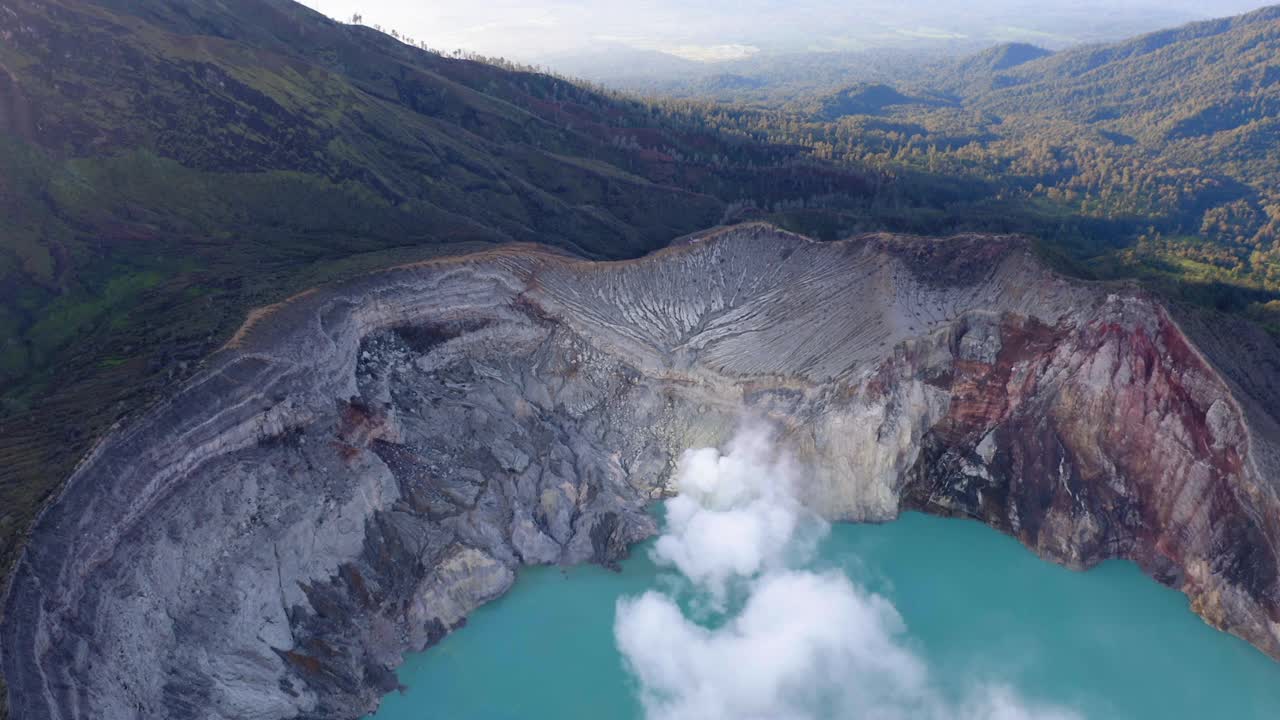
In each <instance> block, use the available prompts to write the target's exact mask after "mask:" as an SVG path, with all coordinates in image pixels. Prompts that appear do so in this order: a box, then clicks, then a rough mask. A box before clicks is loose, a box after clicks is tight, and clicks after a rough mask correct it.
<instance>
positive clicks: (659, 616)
mask: <svg viewBox="0 0 1280 720" xmlns="http://www.w3.org/2000/svg"><path fill="white" fill-rule="evenodd" d="M798 473H799V467H798V465H797V464H796V462H795V461H794V460H792V459H791V458H790V457H789V456H788V455H787V454H786V453H785V452H782V451H780V450H779V449H778V447H777V444H776V443H775V442H774V440H773V438H772V436H771V434H770V432H769V430H768V429H767V428H764V427H761V426H759V425H747V426H744V427H743V429H741V430H740V431H739V432H738V434H737V436H736V437H735V438H734V439H733V440H732V442H730V444H729V446H728V449H727V452H726V453H724V454H721V453H720V452H719V451H718V450H716V449H714V448H702V449H698V450H689V451H686V452H685V454H684V456H683V457H682V458H681V460H680V463H679V465H678V467H677V469H676V484H677V488H678V490H679V494H678V496H677V497H675V498H672V499H671V500H669V501H668V502H667V520H666V530H665V532H664V534H663V535H662V536H661V537H660V538H659V539H658V541H657V543H656V544H655V546H654V549H653V556H654V559H655V561H657V562H658V563H659V564H660V565H664V566H667V567H671V568H674V569H675V570H676V571H677V572H678V573H679V575H680V576H681V578H682V582H681V583H680V585H679V587H681V588H683V592H684V593H687V594H688V596H687V597H685V600H686V602H685V607H687V608H691V609H690V610H684V609H682V607H681V605H680V604H679V603H678V602H677V599H676V597H675V596H674V595H675V594H676V593H679V590H678V589H676V590H673V591H672V592H659V591H656V590H651V591H648V592H646V593H644V594H643V595H641V596H639V597H635V598H623V599H621V600H619V601H618V609H617V619H616V621H615V625H614V635H615V638H616V640H617V644H618V648H619V650H620V652H621V653H622V656H623V659H624V661H625V663H626V665H627V667H628V669H629V670H630V671H631V673H632V674H633V675H634V676H635V678H636V679H637V680H638V682H639V686H640V699H641V702H642V704H643V706H644V710H645V715H646V717H647V718H648V719H649V720H720V719H722V718H723V719H724V720H729V719H731V718H732V719H734V720H766V719H768V720H810V719H812V720H818V719H820V718H868V719H870V718H874V719H875V720H897V719H899V718H901V719H903V720H905V719H907V718H911V719H912V720H916V719H921V718H923V719H924V720H1076V719H1077V716H1076V715H1075V714H1074V713H1071V712H1068V711H1064V710H1059V709H1056V708H1044V707H1033V706H1031V705H1030V704H1028V703H1027V702H1025V701H1024V700H1023V699H1021V698H1019V697H1018V695H1017V694H1016V693H1015V692H1013V691H1012V690H1010V689H1008V688H1005V687H1002V686H994V687H992V686H984V687H979V688H975V689H974V690H973V691H972V692H971V693H970V697H968V698H967V699H965V700H964V701H962V702H953V701H948V700H947V699H945V698H943V697H942V696H941V694H940V693H939V692H938V691H937V689H936V688H934V687H933V686H931V684H930V679H929V672H928V668H927V666H926V664H925V663H924V661H923V660H922V659H921V658H920V657H919V656H917V655H916V654H915V653H914V652H913V651H912V650H911V649H910V648H909V647H908V646H907V644H906V626H905V624H904V623H903V620H902V617H901V616H900V615H899V614H898V612H897V610H896V609H895V608H894V607H893V605H892V603H890V602H889V601H888V600H886V599H885V598H883V597H881V596H878V595H875V594H873V593H870V592H868V591H866V590H865V589H863V588H861V587H859V586H857V585H855V584H854V583H853V582H852V581H850V579H849V578H848V577H847V576H845V575H844V574H842V573H838V572H816V571H812V570H805V569H804V566H805V565H808V564H809V563H810V561H811V560H812V555H813V551H814V549H815V547H816V544H817V542H816V541H817V540H818V539H820V537H821V536H822V534H823V533H825V531H826V529H827V528H826V525H825V524H824V523H823V522H822V521H821V520H819V519H818V518H817V517H816V516H814V515H813V514H812V513H810V512H807V511H806V510H805V509H804V508H803V506H802V505H801V504H800V503H799V502H798V501H797V500H796V497H795V494H794V491H793V489H794V483H795V480H796V478H797V477H798ZM699 608H710V609H711V612H710V614H709V615H706V616H704V613H701V612H700V611H699Z"/></svg>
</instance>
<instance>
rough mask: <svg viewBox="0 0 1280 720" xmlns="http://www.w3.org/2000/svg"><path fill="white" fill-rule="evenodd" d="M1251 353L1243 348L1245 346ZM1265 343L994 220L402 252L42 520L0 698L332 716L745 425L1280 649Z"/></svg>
mask: <svg viewBox="0 0 1280 720" xmlns="http://www.w3.org/2000/svg"><path fill="white" fill-rule="evenodd" d="M1246 346H1248V347H1251V348H1252V352H1251V356H1250V357H1249V358H1247V359H1242V358H1241V357H1240V349H1241V348H1242V347H1246ZM1277 408H1280V349H1277V348H1276V347H1275V345H1274V344H1273V343H1272V342H1271V341H1270V340H1269V339H1268V338H1266V337H1265V336H1264V335H1262V334H1261V333H1260V332H1259V331H1257V330H1256V329H1253V328H1251V327H1250V326H1248V325H1246V324H1243V323H1237V322H1232V321H1229V320H1223V319H1222V318H1209V319H1204V318H1202V317H1201V316H1199V315H1197V314H1190V315H1187V316H1185V317H1182V318H1180V319H1176V318H1175V317H1174V316H1172V315H1171V314H1170V313H1169V312H1168V311H1167V310H1166V309H1165V308H1164V307H1162V306H1161V305H1160V303H1158V302H1156V301H1155V300H1154V299H1153V298H1152V297H1151V296H1150V295H1148V294H1146V293H1143V292H1140V291H1136V290H1134V289H1133V288H1127V287H1122V286H1116V285H1097V284H1085V283H1080V282H1077V281H1071V280H1067V279H1065V278H1063V277H1060V276H1057V275H1055V274H1054V273H1052V272H1050V271H1048V270H1046V269H1045V268H1044V267H1043V266H1042V265H1041V264H1040V263H1039V262H1038V261H1037V260H1036V259H1035V258H1034V256H1033V255H1032V254H1031V253H1030V252H1029V250H1028V248H1027V244H1026V242H1025V241H1022V240H1018V239H1016V238H1011V237H990V236H961V237H956V238H952V239H948V240H925V239H920V238H909V237H894V236H883V235H875V236H869V237H863V238H858V239H854V240H849V241H845V242H837V243H816V242H812V241H809V240H806V239H804V238H801V237H798V236H795V235H790V234H786V233H783V232H780V231H778V230H776V229H774V228H771V227H768V226H759V225H757V226H739V227H736V228H733V229H729V230H724V231H720V232H718V233H712V234H710V235H708V236H705V237H700V238H698V239H696V240H694V241H692V242H688V243H685V244H683V245H681V246H679V247H673V248H670V249H667V250H664V251H660V252H658V253H656V254H654V255H651V256H648V257H646V258H643V259H641V260H638V261H629V262H615V263H600V262H588V261H580V260H573V259H569V258H566V257H564V256H561V255H556V254H552V253H549V252H547V251H545V250H543V249H539V248H535V247H526V248H510V249H505V250H501V251H490V252H486V253H482V254H478V255H473V256H467V257H462V258H454V259H447V260H438V261H432V262H425V263H417V264H413V265H409V266H405V267H402V268H398V269H393V270H389V271H386V272H382V273H378V274H373V275H368V276H365V277H362V278H360V279H358V280H354V281H351V282H348V283H345V284H341V285H338V286H334V287H330V288H327V289H321V290H318V291H316V292H313V293H309V294H307V295H305V296H302V297H299V298H297V299H295V300H293V301H290V302H288V303H285V304H283V305H282V306H280V307H277V308H274V309H272V310H270V311H267V312H264V313H260V314H258V315H256V316H255V317H254V318H253V320H252V321H251V322H250V323H249V324H248V325H247V326H246V327H245V328H244V329H243V330H242V332H240V333H238V334H237V336H236V338H235V339H234V341H233V343H232V345H231V346H230V347H228V348H227V349H226V350H224V351H222V352H220V353H219V354H218V355H217V356H215V357H214V358H213V359H212V360H211V361H210V363H209V366H208V368H207V370H205V371H203V372H201V373H200V374H198V375H197V376H196V377H195V378H193V380H192V381H191V382H190V383H189V384H188V385H187V386H186V388H185V389H184V390H183V391H182V392H181V393H179V394H177V395H176V396H175V397H174V398H173V400H172V401H171V402H169V403H167V404H165V405H163V406H161V407H159V408H157V409H156V410H155V411H154V412H153V413H152V414H150V415H149V416H148V417H147V418H145V419H144V420H142V421H141V422H138V423H136V424H134V425H132V426H130V427H128V428H126V429H123V430H121V431H118V432H116V433H114V434H112V435H111V436H110V437H109V438H108V439H107V440H106V441H105V442H104V443H103V444H102V445H100V446H99V447H98V448H97V450H96V451H95V452H94V453H93V454H92V456H91V457H90V458H89V459H88V461H87V462H86V463H85V464H84V465H83V466H82V467H81V468H80V469H79V470H78V471H77V473H76V474H75V476H74V477H73V478H72V479H71V481H70V482H69V484H68V486H67V490H66V492H65V493H64V494H63V496H62V497H61V498H60V499H59V501H58V502H57V503H55V504H54V505H53V506H52V507H51V508H50V510H49V511H48V512H47V513H46V514H45V515H44V516H43V518H42V519H41V521H40V522H39V524H38V526H37V528H36V530H35V532H34V535H33V538H32V541H31V543H30V544H29V546H28V548H27V551H26V554H25V556H24V559H23V561H22V562H21V563H20V565H19V567H18V571H17V575H16V578H15V581H14V584H13V586H12V591H11V593H10V595H9V597H8V599H7V608H6V617H5V620H4V624H3V626H0V657H2V659H3V663H4V672H5V673H6V675H7V676H8V679H9V683H10V688H9V699H10V702H11V704H12V707H13V708H14V709H15V711H16V712H17V714H18V716H19V717H22V718H30V719H32V720H43V719H45V718H59V719H67V718H98V717H135V716H138V717H167V718H242V717H246V716H253V717H259V718H284V717H295V716H302V717H310V718H355V717H358V716H360V715H362V714H363V713H364V712H366V711H367V710H368V709H369V708H371V707H372V706H373V705H375V704H376V702H377V701H378V698H379V697H380V695H381V694H382V693H385V692H387V691H389V690H390V689H392V688H393V687H394V685H395V678H394V675H393V674H392V672H391V671H392V669H393V668H394V667H395V666H396V665H397V664H398V663H399V661H400V658H401V656H402V654H403V653H404V652H406V651H410V650H416V649H419V648H422V647H424V646H426V645H430V644H431V643H433V642H435V641H436V640H438V639H439V638H440V637H441V636H442V635H443V634H444V633H446V632H448V631H450V630H451V629H452V628H456V627H458V625H459V624H460V623H461V622H462V620H463V619H464V618H465V617H466V615H467V614H468V613H469V612H470V611H471V610H473V609H474V608H475V607H476V606H478V605H479V604H481V603H484V602H487V601H489V600H491V599H493V598H494V597H496V596H498V595H500V594H501V593H503V592H504V591H505V590H506V589H507V588H508V587H509V586H510V585H511V583H512V582H513V579H514V574H515V572H516V570H517V568H518V567H519V566H520V565H522V564H528V563H555V562H584V561H594V562H601V563H610V562H613V561H615V560H617V559H618V558H619V557H621V556H622V555H623V554H625V553H626V552H627V547H628V545H629V544H630V543H632V542H634V541H636V540H638V539H640V538H643V537H645V536H646V535H648V534H650V533H652V532H653V531H654V523H653V520H652V518H651V516H650V515H648V514H647V513H646V510H645V508H646V505H647V503H648V502H649V501H650V500H651V499H653V498H655V497H657V496H659V495H661V494H663V493H664V492H667V491H668V488H665V487H664V482H665V481H666V479H667V478H668V476H669V472H670V468H671V466H672V462H673V459H674V457H675V456H676V454H677V453H679V452H680V451H681V450H682V449H684V448H685V447H688V446H691V445H696V446H701V445H706V444H709V443H718V442H721V441H723V440H725V439H727V437H728V436H729V435H730V434H731V433H732V431H733V428H734V425H735V423H736V422H737V421H738V420H739V418H740V417H741V416H742V414H743V413H753V414H756V415H759V416H762V417H764V418H766V419H767V420H769V421H770V422H772V423H774V424H776V425H777V426H778V427H779V428H780V429H781V431H782V437H783V440H784V442H786V443H787V444H788V445H789V446H790V447H791V449H793V450H794V451H795V452H796V454H797V455H798V457H799V458H800V459H801V460H802V461H803V462H804V463H805V465H806V467H807V468H808V470H809V471H808V472H807V473H806V475H805V477H806V478H807V479H806V484H805V485H804V486H803V487H802V488H800V490H801V494H802V495H803V497H804V498H805V501H806V502H807V503H809V504H811V505H812V506H813V507H814V508H816V509H818V510H820V511H821V512H823V513H824V514H825V515H827V516H828V517H830V518H833V519H843V520H888V519H891V518H893V517H894V516H896V514H897V513H898V512H899V511H900V510H901V509H903V508H921V509H924V510H927V511H930V512H939V513H946V514H960V515H967V516H971V517H976V518H980V519H982V520H984V521H986V522H987V523H989V524H991V525H993V526H995V527H997V528H1000V529H1002V530H1004V531H1006V532H1008V533H1011V534H1013V535H1014V536H1016V537H1017V538H1019V539H1020V540H1021V541H1022V542H1024V543H1025V544H1027V545H1028V546H1029V547H1031V548H1032V549H1034V550H1035V551H1036V552H1038V553H1040V554H1041V555H1042V556H1044V557H1046V558H1049V559H1052V560H1054V561H1057V562H1061V563H1065V564H1067V565H1070V566H1072V567H1088V566H1090V565H1093V564H1095V563H1097V562H1099V561H1101V560H1103V559H1106V558H1112V557H1127V558H1132V559H1134V560H1136V561H1137V562H1138V563H1139V564H1140V565H1141V566H1142V567H1143V568H1144V569H1145V570H1146V571H1147V572H1148V573H1150V574H1152V575H1153V576H1154V577H1155V578H1157V579H1158V580H1160V581H1161V582H1164V583H1166V584H1168V585H1171V586H1173V587H1176V588H1178V589H1180V590H1182V591H1183V592H1185V593H1186V594H1187V595H1188V596H1189V597H1190V598H1191V601H1192V606H1193V607H1194V608H1195V610H1196V611H1197V612H1199V613H1200V614H1201V615H1202V616H1203V617H1204V618H1205V619H1206V620H1207V621H1208V622H1210V623H1212V624H1213V625H1215V626H1216V627H1219V628H1222V629H1224V630H1227V631H1230V632H1233V633H1236V634H1238V635H1240V636H1241V637H1243V638H1245V639H1246V640H1248V641H1250V642H1252V643H1253V644H1255V645H1256V646H1257V647H1258V648H1260V649H1261V650H1263V651H1265V652H1267V653H1269V654H1271V655H1272V656H1274V657H1277V658H1280V563H1278V560H1277V558H1278V557H1280V555H1277V546H1276V542H1277V540H1280V485H1278V482H1280V425H1278V424H1277V419H1278V418H1277Z"/></svg>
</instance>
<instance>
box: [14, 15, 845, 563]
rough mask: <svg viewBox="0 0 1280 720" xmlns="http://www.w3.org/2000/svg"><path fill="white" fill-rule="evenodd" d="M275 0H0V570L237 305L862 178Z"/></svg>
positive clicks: (693, 225)
mask: <svg viewBox="0 0 1280 720" xmlns="http://www.w3.org/2000/svg"><path fill="white" fill-rule="evenodd" d="M799 154H800V149H799V148H796V147H790V148H782V147H772V146H768V145H765V144H763V143H758V142H749V141H747V140H745V139H744V138H741V137H737V138H732V137H729V136H726V135H722V134H720V133H717V132H715V131H713V130H709V129H707V128H706V127H705V126H703V125H702V124H701V123H700V121H699V120H698V119H697V118H695V117H692V116H677V115H674V114H671V113H665V112H661V111H658V110H657V109H656V108H653V107H650V106H647V105H642V104H640V103H637V102H634V101H628V100H622V99H618V98H615V97H611V96H607V95H603V94H601V93H598V92H594V91H591V90H587V89H584V88H581V87H577V86H574V85H572V84H569V83H567V82H564V81H561V80H557V79H554V78H550V77H547V76H544V75H536V74H532V73H526V72H517V71H513V70H510V69H503V68H500V67H495V66H493V65H488V64H484V63H480V62H473V61H470V60H465V59H459V58H450V57H443V56H440V55H438V54H434V53H430V52H425V51H423V50H421V49H419V48H415V47H411V46H410V45H407V44H405V43H402V42H400V41H399V40H396V39H393V38H392V37H390V36H388V35H385V34H383V33H381V32H377V31H375V30H373V29H371V28H366V27H360V26H348V25H343V24H340V23H335V22H333V21H331V20H329V19H327V18H325V17H323V16H322V15H320V14H318V13H315V12H313V11H311V10H308V9H307V8H305V7H303V6H301V5H298V4H296V3H293V2H288V1H287V0H227V1H215V0H183V1H181V2H177V1H170V0H129V1H127V2H126V1H124V0H102V1H100V2H95V1H92V0H0V338H3V340H2V341H0V567H8V566H9V563H10V561H11V560H12V557H13V555H12V552H13V550H14V548H15V547H16V545H15V542H14V540H15V539H16V538H17V537H18V536H19V535H20V534H21V533H22V532H23V530H24V529H25V528H26V526H27V525H28V524H29V521H30V518H31V517H32V513H33V511H34V509H35V508H36V507H37V506H38V505H39V503H40V502H41V501H42V499H43V498H45V497H47V496H48V495H49V494H50V493H51V492H53V490H54V489H55V488H56V487H57V484H58V483H59V482H60V481H61V480H62V479H63V478H65V476H66V474H67V473H68V472H69V471H70V469H71V466H72V463H74V461H75V460H76V459H77V457H78V456H79V454H80V453H81V452H82V451H83V450H84V449H85V448H86V447H87V445H88V443H89V442H90V441H91V440H92V439H93V437H94V436H95V435H96V434H98V433H99V432H101V431H102V430H103V429H105V428H106V427H107V426H108V425H109V424H110V423H111V422H113V421H114V420H115V419H117V418H119V417H121V416H122V415H124V414H126V413H127V412H129V411H131V410H133V409H136V408H137V407H139V406H140V405H143V404H145V403H146V402H149V401H151V399H152V398H154V397H155V396H156V394H157V393H158V391H159V389H160V388H162V387H163V386H165V385H166V384H168V383H170V382H173V381H174V380H176V379H179V378H181V377H184V376H187V375H189V374H190V372H191V371H192V370H193V369H194V367H195V365H196V364H197V363H198V361H199V360H200V358H202V357H203V356H204V355H206V354H207V353H208V352H210V351H211V350H213V349H215V348H216V347H217V346H218V345H220V344H221V343H222V342H223V341H224V340H225V339H226V337H227V336H229V335H230V333H231V332H232V331H233V330H234V328H235V327H236V326H237V325H238V324H239V323H240V322H241V320H242V318H243V316H244V312H245V311H246V310H247V309H248V308H250V307H253V306H257V305H263V304H267V303H270V302H274V301H277V300H280V299H283V298H284V297H287V296H288V295H290V294H291V293H293V292H296V291H298V290H301V289H303V288H306V287H308V286H310V285H313V284H315V283H316V282H320V281H323V280H326V279H332V278H335V277H345V276H350V275H352V274H356V273H359V272H361V271H363V270H366V269H368V268H372V267H379V266H385V265H388V264H394V263H396V262H404V261H408V260H412V259H420V258H423V257H428V256H431V255H433V254H440V253H452V252H460V251H465V250H467V249H475V248H476V247H479V246H483V245H491V244H493V243H501V242H510V241H538V242H542V243H546V244H548V245H552V246H555V247H559V248H563V249H565V250H567V251H570V252H573V253H577V254H582V255H586V256H591V257H605V258H610V257H634V256H637V255H640V254H643V253H644V252H647V251H649V250H652V249H654V248H657V247H660V246H662V245H663V244H665V243H667V242H668V241H669V240H670V239H671V238H673V237H678V236H680V235H683V234H685V233H688V232H691V231H694V230H697V229H700V228H703V227H706V226H708V225H712V224H715V223H716V222H719V221H720V220H721V218H722V217H723V216H724V215H725V212H726V210H727V209H728V208H729V206H730V204H732V203H734V202H737V201H739V200H742V199H747V198H749V199H752V200H753V201H754V202H756V203H758V204H761V205H764V206H767V205H769V204H770V203H772V202H775V201H778V200H780V199H789V198H792V197H795V196H797V195H798V196H809V195H835V196H843V197H860V196H861V195H862V194H863V193H865V191H866V189H867V187H868V183H867V182H865V181H864V179H863V178H862V176H860V175H858V174H856V173H851V172H847V171H836V170H832V169H829V168H828V169H821V168H815V167H814V166H812V164H808V163H802V162H799V161H798V155H799Z"/></svg>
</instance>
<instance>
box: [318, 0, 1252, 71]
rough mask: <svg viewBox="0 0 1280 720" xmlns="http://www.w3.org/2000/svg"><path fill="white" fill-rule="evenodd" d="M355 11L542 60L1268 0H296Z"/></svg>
mask: <svg viewBox="0 0 1280 720" xmlns="http://www.w3.org/2000/svg"><path fill="white" fill-rule="evenodd" d="M304 4H306V5H308V6H310V7H313V8H316V9H318V10H320V11H321V12H323V13H324V14H326V15H329V16H331V17H336V18H339V19H347V18H350V16H351V15H352V13H354V12H360V13H361V14H362V15H363V16H364V20H365V23H366V24H370V25H372V24H375V23H376V24H379V25H382V26H383V27H384V28H386V29H392V28H394V29H396V30H398V31H399V32H401V33H405V34H408V35H410V36H412V37H414V38H415V39H418V40H422V41H425V42H426V43H427V44H428V45H429V46H431V47H433V48H436V49H439V50H446V51H449V50H453V49H456V48H463V49H467V50H473V51H478V52H483V53H486V54H492V55H502V56H505V57H508V58H511V59H516V60H524V61H538V60H545V59H547V58H551V57H554V56H556V55H560V54H566V53H578V52H584V51H591V50H598V49H605V48H610V47H618V46H625V47H630V48H636V49H645V50H660V51H663V52H668V53H672V54H675V55H680V56H683V57H688V58H692V59H703V60H705V59H732V58H737V57H743V56H746V55H750V54H754V53H777V52H803V51H810V50H858V49H865V48H869V47H903V46H910V45H913V44H914V45H919V44H921V43H930V42H933V43H938V42H953V43H955V42H963V43H974V44H990V43H994V42H1001V41H1006V40H1020V41H1027V42H1036V43H1038V44H1041V45H1046V46H1050V47H1061V46H1064V45H1068V44H1073V43H1076V42H1081V41H1090V40H1100V39H1109V38H1119V37H1124V36H1127V35H1130V34H1135V33H1139V32H1144V31H1149V30H1155V29H1159V28H1162V27H1167V26H1170V25H1175V24H1178V23H1182V22H1186V21H1189V20H1194V19H1202V18H1207V17H1215V16H1223V15H1233V14H1237V13H1240V12H1245V11H1248V10H1251V9H1255V8H1258V7H1262V6H1264V5H1267V4H1269V3H1267V2H1266V1H1265V0H1261V1H1260V0H1070V1H1067V0H1058V1H1056V2H1055V1H1054V0H969V1H966V2H960V1H957V0H816V1H810V2H805V1H803V0H625V1H623V0H548V1H546V2H529V1H528V0H524V1H521V0H465V1H459V0H416V1H405V0H304Z"/></svg>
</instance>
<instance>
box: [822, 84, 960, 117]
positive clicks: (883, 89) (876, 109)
mask: <svg viewBox="0 0 1280 720" xmlns="http://www.w3.org/2000/svg"><path fill="white" fill-rule="evenodd" d="M948 104H950V103H948V102H946V101H944V100H940V99H938V98H933V97H913V96H909V95H904V94H903V93H901V92H899V91H898V89H897V88H894V87H892V86H890V85H886V84H884V83H858V84H857V85H853V86H852V87H848V88H845V89H843V90H840V91H837V92H835V93H832V94H830V95H827V96H825V97H821V98H819V99H818V100H817V101H816V107H814V108H812V109H811V110H810V111H809V112H811V113H812V114H813V115H814V116H815V117H817V118H819V119H823V120H837V119H839V118H842V117H844V116H846V115H879V114H882V113H884V112H886V111H887V110H889V109H891V108H905V107H907V106H920V107H937V106H941V105H948Z"/></svg>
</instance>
